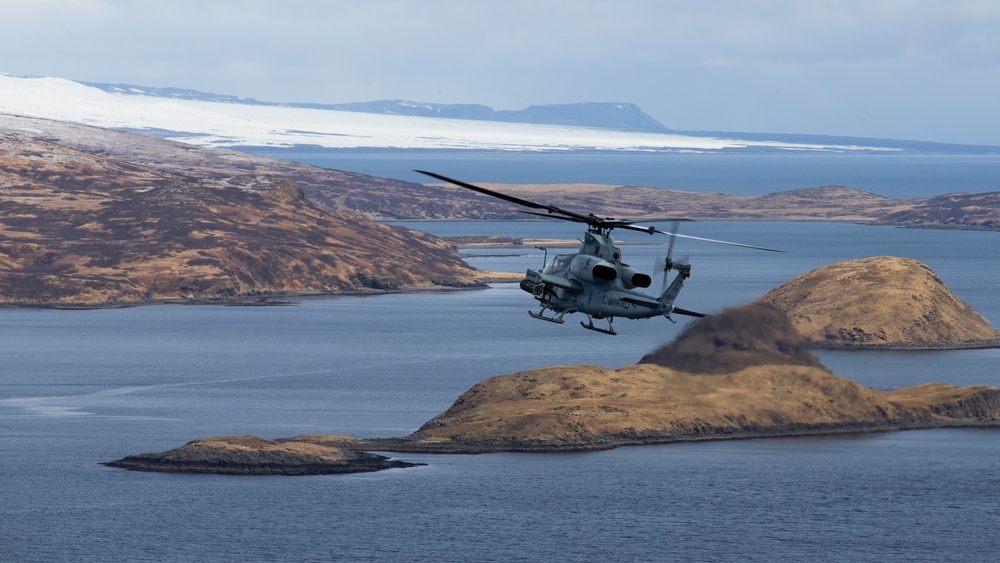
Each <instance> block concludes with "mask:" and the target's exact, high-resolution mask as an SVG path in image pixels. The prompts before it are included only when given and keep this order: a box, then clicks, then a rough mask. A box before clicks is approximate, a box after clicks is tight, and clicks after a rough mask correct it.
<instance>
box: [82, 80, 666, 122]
mask: <svg viewBox="0 0 1000 563" xmlns="http://www.w3.org/2000/svg"><path fill="white" fill-rule="evenodd" d="M79 83H80V84H83V85H84V86H90V87H92V88H97V89H99V90H103V91H105V92H108V93H111V94H125V95H129V96H154V97H158V98H172V99H175V100H193V101H200V102H217V103H226V104H247V105H257V106H274V107H295V108H308V109H326V110H336V111H354V112H360V113H382V114H389V115H410V116H416V117H439V118H445V119H476V120H480V121H503V122H507V123H533V124H538V125H575V126H578V127H597V128H601V129H616V130H620V131H635V132H643V133H669V132H670V129H669V128H667V127H666V126H664V125H663V124H662V123H660V122H659V121H657V120H655V119H653V118H652V117H650V116H649V115H647V114H646V112H644V111H642V109H640V108H639V106H637V105H635V104H631V103H617V102H580V103H575V104H555V105H534V106H529V107H527V108H525V109H522V110H500V111H497V110H494V109H493V108H491V107H489V106H484V105H480V104H434V103H426V102H413V101H410V100H377V101H373V102H351V103H343V104H319V103H298V102H293V103H279V102H265V101H262V100H257V99H254V98H244V97H241V96H231V95H227V94H213V93H211V92H201V91H199V90H190V89H186V88H171V87H159V86H138V85H135V84H105V83H100V82H83V81H79Z"/></svg>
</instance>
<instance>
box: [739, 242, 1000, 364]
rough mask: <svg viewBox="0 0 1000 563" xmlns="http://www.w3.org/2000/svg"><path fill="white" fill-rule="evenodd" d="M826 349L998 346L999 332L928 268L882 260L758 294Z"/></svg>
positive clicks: (827, 270)
mask: <svg viewBox="0 0 1000 563" xmlns="http://www.w3.org/2000/svg"><path fill="white" fill-rule="evenodd" d="M758 301H759V302H762V303H767V304H770V305H773V306H775V307H777V308H779V309H781V310H782V311H784V312H785V313H786V314H787V315H788V316H789V318H790V319H791V320H792V323H793V324H794V325H795V327H796V328H797V329H798V330H799V332H801V333H802V334H803V335H804V336H805V337H806V338H808V339H809V340H810V343H811V344H812V345H814V346H819V347H831V348H844V347H846V348H859V347H860V348H863V347H875V348H927V349H929V348H962V347H976V346H995V345H997V344H998V339H1000V333H997V331H996V330H995V329H994V328H993V327H992V326H990V323H989V321H987V320H986V319H985V318H983V317H982V316H981V315H980V314H979V313H977V312H976V311H975V310H973V309H972V307H970V306H969V305H968V304H967V303H965V302H964V301H962V300H961V299H959V298H958V297H956V296H955V295H954V294H953V293H952V292H951V290H949V289H948V288H947V287H946V286H945V284H944V282H942V281H941V279H940V278H939V277H938V276H937V275H935V274H934V272H932V271H931V269H930V268H928V267H927V266H926V265H924V264H921V263H920V262H917V261H916V260H912V259H909V258H896V257H890V256H879V257H874V258H865V259H862V260H851V261H847V262H838V263H836V264H832V265H830V266H825V267H823V268H819V269H816V270H813V271H811V272H807V273H805V274H803V275H801V276H798V277H796V278H794V279H792V280H789V281H788V282H786V283H785V284H784V285H782V286H781V287H779V288H777V289H775V290H773V291H771V292H769V293H767V294H766V295H764V296H763V297H761V298H760V299H759V300H758Z"/></svg>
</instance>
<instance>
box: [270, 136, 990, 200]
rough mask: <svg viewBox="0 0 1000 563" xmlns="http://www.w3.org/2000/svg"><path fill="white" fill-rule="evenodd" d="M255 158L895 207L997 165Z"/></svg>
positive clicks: (977, 185) (310, 152) (965, 184)
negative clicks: (877, 199) (851, 195)
mask: <svg viewBox="0 0 1000 563" xmlns="http://www.w3.org/2000/svg"><path fill="white" fill-rule="evenodd" d="M253 152H255V153H257V154H262V155H265V156H273V157H276V158H281V159H286V160H295V161H298V162H303V163H305V164H313V165H316V166H322V167H325V168H333V169H337V170H348V171H351V172H361V173H364V174H370V175H373V176H380V177H384V178H395V179H398V180H406V181H410V182H427V181H428V179H427V177H426V176H424V175H422V174H418V173H416V172H414V171H413V170H415V169H417V170H431V171H434V172H438V173H440V174H444V175H446V176H451V177H453V178H458V179H462V180H466V181H469V182H504V183H514V184H539V183H543V184H552V183H575V182H582V183H594V184H614V185H625V186H630V185H631V186H650V187H654V188H665V189H672V190H682V191H692V192H723V193H730V194H739V195H766V194H769V193H772V192H777V191H784V190H796V189H800V188H814V187H819V186H827V185H831V184H836V185H844V186H849V187H852V188H854V189H857V190H863V191H866V192H872V193H876V194H879V195H882V196H885V197H890V198H895V199H900V198H910V197H931V196H935V195H941V194H945V193H950V192H974V193H979V192H995V191H1000V155H874V154H867V155H817V154H774V155H746V154H743V155H741V154H653V153H650V154H630V153H616V152H611V151H609V152H595V153H572V152H569V153H551V152H540V153H512V152H482V151H452V152H449V151H435V152H420V151H372V152H365V151H337V150H329V149H301V148H300V149H254V150H253Z"/></svg>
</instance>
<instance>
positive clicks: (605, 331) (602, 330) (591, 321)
mask: <svg viewBox="0 0 1000 563" xmlns="http://www.w3.org/2000/svg"><path fill="white" fill-rule="evenodd" d="M614 320H615V318H614V317H608V328H601V327H597V326H594V319H592V318H591V317H590V315H587V322H586V323H583V322H581V323H580V326H582V327H583V328H585V329H587V330H592V331H594V332H600V333H602V334H610V335H611V336H615V335H617V334H618V333H617V332H615V325H614V324H613V321H614Z"/></svg>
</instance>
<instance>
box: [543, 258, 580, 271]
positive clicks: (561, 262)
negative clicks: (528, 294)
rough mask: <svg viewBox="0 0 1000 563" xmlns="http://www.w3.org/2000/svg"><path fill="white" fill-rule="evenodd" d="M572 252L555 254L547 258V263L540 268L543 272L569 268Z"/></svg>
mask: <svg viewBox="0 0 1000 563" xmlns="http://www.w3.org/2000/svg"><path fill="white" fill-rule="evenodd" d="M573 256H575V255H574V254H556V255H555V256H553V257H552V259H551V260H549V263H548V264H546V265H545V268H544V269H543V270H542V273H543V274H557V273H559V272H562V271H563V270H565V269H566V268H569V263H570V262H572V261H573Z"/></svg>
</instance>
